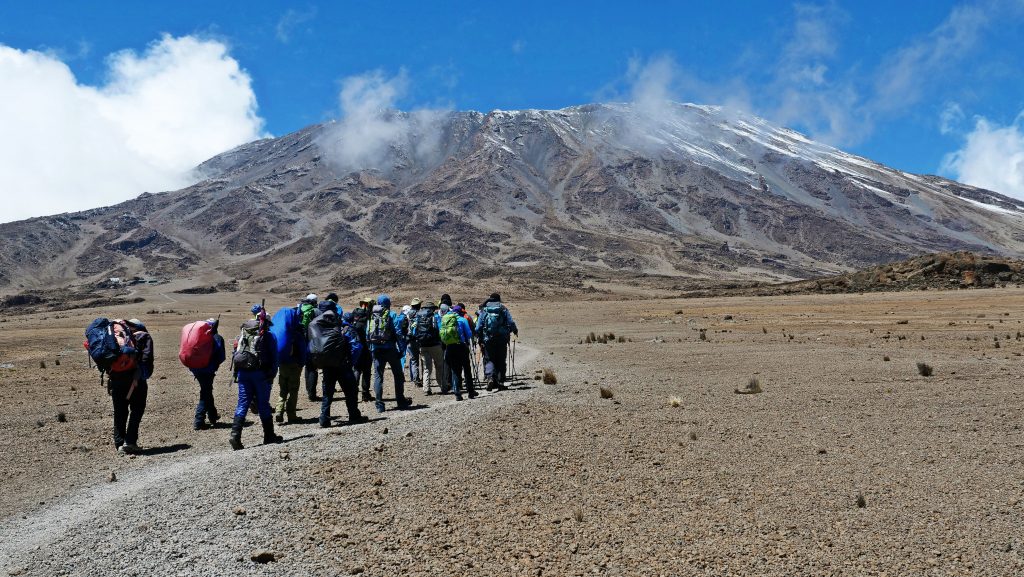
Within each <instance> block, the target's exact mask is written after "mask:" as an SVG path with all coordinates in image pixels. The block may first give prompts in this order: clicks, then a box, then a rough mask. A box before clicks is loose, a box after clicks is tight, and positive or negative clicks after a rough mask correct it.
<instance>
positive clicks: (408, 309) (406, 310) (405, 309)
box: [402, 305, 412, 313]
mask: <svg viewBox="0 0 1024 577" xmlns="http://www.w3.org/2000/svg"><path fill="white" fill-rule="evenodd" d="M411 310H412V307H411V306H410V305H405V306H404V307H402V312H403V313H407V312H409V311H411Z"/></svg>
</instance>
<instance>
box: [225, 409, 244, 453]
mask: <svg viewBox="0 0 1024 577" xmlns="http://www.w3.org/2000/svg"><path fill="white" fill-rule="evenodd" d="M244 426H245V419H243V418H242V417H235V420H234V421H232V422H231V436H230V437H228V444H229V445H231V448H232V449H233V450H235V451H239V450H241V449H244V448H245V447H244V446H243V445H242V427H244Z"/></svg>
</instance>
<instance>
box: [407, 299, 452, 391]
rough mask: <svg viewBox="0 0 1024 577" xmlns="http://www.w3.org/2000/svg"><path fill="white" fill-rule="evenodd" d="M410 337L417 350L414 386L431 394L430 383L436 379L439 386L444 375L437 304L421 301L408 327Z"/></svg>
mask: <svg viewBox="0 0 1024 577" xmlns="http://www.w3.org/2000/svg"><path fill="white" fill-rule="evenodd" d="M409 332H410V334H411V335H412V337H411V338H410V341H415V342H416V348H417V349H418V350H419V355H420V358H419V363H418V364H419V368H420V371H419V377H420V380H419V381H417V382H416V386H419V387H422V388H423V392H424V393H426V394H427V395H432V394H433V392H432V391H431V388H430V384H431V381H434V380H435V379H436V381H437V383H438V386H439V388H440V384H441V383H440V381H441V379H442V378H443V375H444V351H443V350H441V334H440V332H441V317H440V316H439V315H438V314H437V305H435V304H434V303H433V302H432V301H427V302H425V303H423V305H422V306H421V307H420V310H419V312H417V313H416V316H415V317H413V323H412V327H411V328H410V329H409Z"/></svg>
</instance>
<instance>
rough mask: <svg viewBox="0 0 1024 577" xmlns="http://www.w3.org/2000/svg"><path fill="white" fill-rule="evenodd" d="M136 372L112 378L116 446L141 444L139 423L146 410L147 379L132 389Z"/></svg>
mask: <svg viewBox="0 0 1024 577" xmlns="http://www.w3.org/2000/svg"><path fill="white" fill-rule="evenodd" d="M133 377H134V372H131V373H128V374H127V375H126V376H125V377H113V376H112V377H111V378H110V398H111V399H112V400H113V402H114V448H120V447H121V445H124V444H126V443H127V444H129V445H137V444H139V424H140V423H141V422H142V415H143V413H145V412H146V396H147V394H148V390H147V389H148V387H147V386H146V381H143V380H140V381H139V382H138V384H136V385H135V389H134V390H132V379H133Z"/></svg>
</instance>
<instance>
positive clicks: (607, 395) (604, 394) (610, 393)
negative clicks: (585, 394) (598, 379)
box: [597, 387, 615, 399]
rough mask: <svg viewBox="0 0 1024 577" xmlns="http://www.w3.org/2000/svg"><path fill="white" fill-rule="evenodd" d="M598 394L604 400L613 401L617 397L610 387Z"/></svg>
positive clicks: (600, 389)
mask: <svg viewBox="0 0 1024 577" xmlns="http://www.w3.org/2000/svg"><path fill="white" fill-rule="evenodd" d="M597 392H598V394H599V395H601V398H602V399H611V398H613V397H614V396H615V392H614V391H612V390H611V389H609V388H608V387H601V388H599V389H598V391H597Z"/></svg>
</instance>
